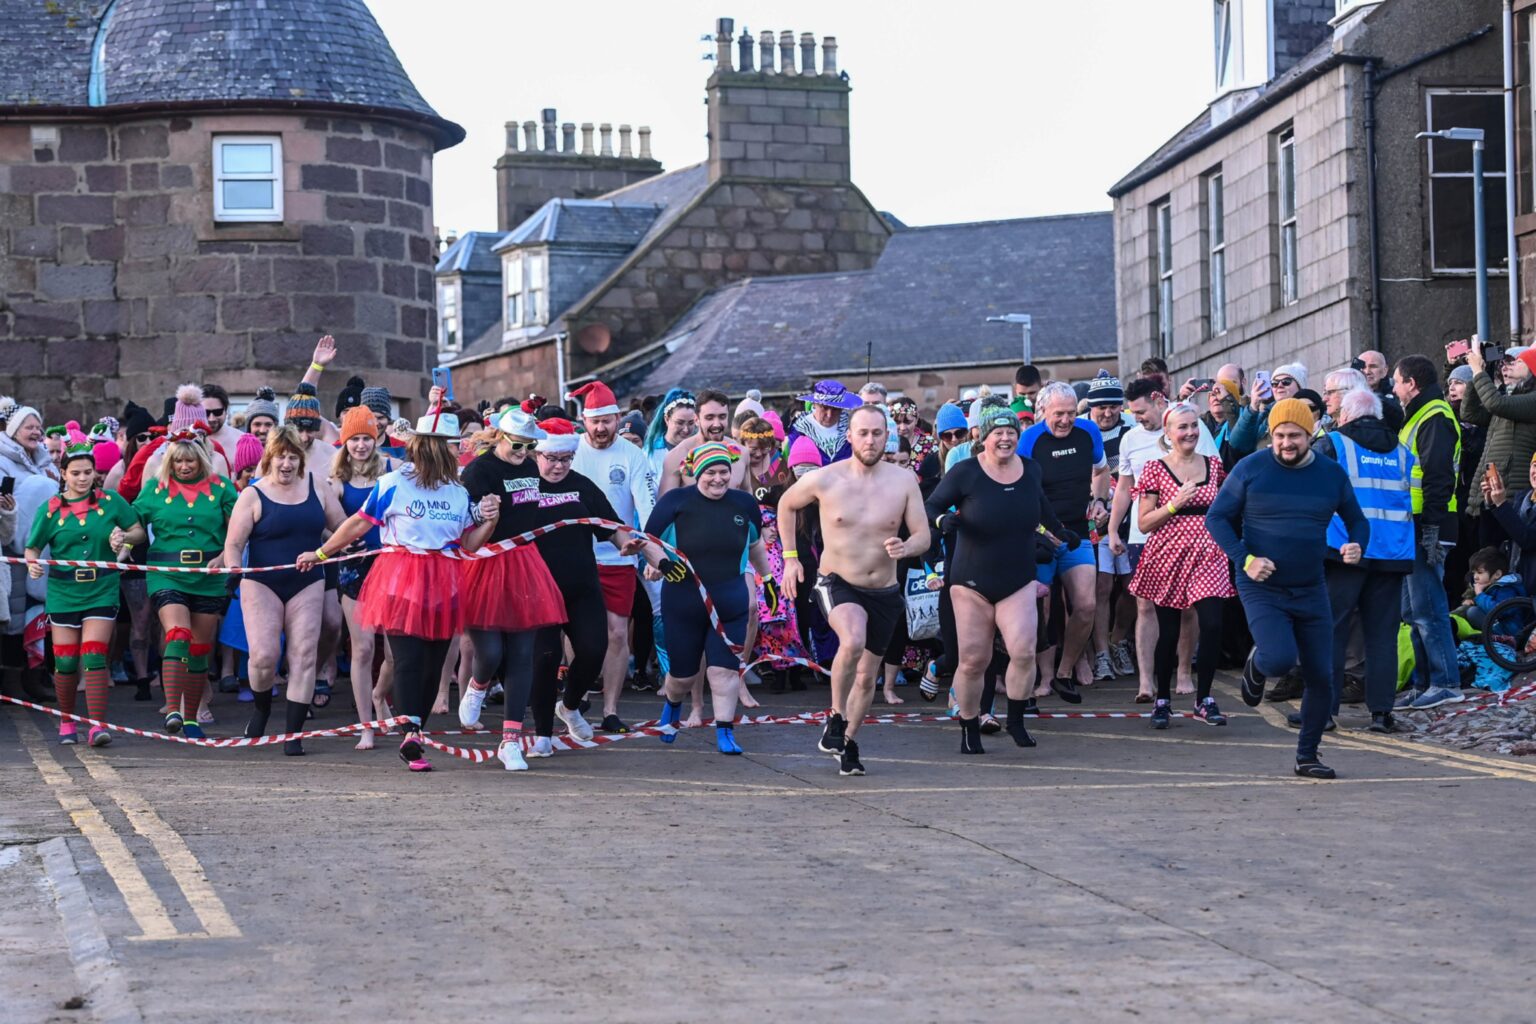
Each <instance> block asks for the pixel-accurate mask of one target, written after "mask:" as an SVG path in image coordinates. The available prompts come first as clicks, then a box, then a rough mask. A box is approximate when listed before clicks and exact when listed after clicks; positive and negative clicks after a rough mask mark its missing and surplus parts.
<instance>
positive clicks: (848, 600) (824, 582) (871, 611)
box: [811, 572, 907, 656]
mask: <svg viewBox="0 0 1536 1024" xmlns="http://www.w3.org/2000/svg"><path fill="white" fill-rule="evenodd" d="M811 593H813V594H815V595H816V601H817V603H818V604H820V605H821V614H823V615H825V616H826V617H827V619H828V620H830V619H831V618H832V609H834V608H836V607H837V606H838V605H840V604H856V605H858V606H859V607H860V608H863V609H864V616H865V623H864V649H865V650H866V651H868V652H869V653H871V654H879V655H882V656H883V655H884V654H885V650H886V648H888V647H889V646H890V645H891V637H892V636H893V635H895V633H896V624H897V623H898V622H900V621H902V620H904V619H905V618H906V615H907V607H906V604H905V602H903V600H902V596H901V585H900V584H893V585H891V586H889V587H856V586H854V585H853V584H852V583H849V582H848V581H847V580H845V579H843V578H842V577H841V576H839V575H838V574H837V573H835V572H828V573H822V574H821V575H820V576H817V577H816V585H815V586H814V587H812V588H811Z"/></svg>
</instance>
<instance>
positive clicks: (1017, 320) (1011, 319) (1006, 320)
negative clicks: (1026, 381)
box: [987, 313, 1034, 366]
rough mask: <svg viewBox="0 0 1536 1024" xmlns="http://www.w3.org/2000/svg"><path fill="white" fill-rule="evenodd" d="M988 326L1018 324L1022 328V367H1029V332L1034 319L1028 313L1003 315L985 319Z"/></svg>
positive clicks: (1032, 326)
mask: <svg viewBox="0 0 1536 1024" xmlns="http://www.w3.org/2000/svg"><path fill="white" fill-rule="evenodd" d="M987 323H989V324H1018V325H1019V326H1021V327H1023V328H1024V365H1025V366H1028V365H1029V357H1030V351H1031V349H1030V339H1029V335H1030V331H1031V330H1032V329H1033V328H1034V318H1033V317H1031V316H1030V315H1029V314H1028V313H1004V314H1003V315H1002V316H989V317H987Z"/></svg>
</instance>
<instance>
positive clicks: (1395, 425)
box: [1372, 373, 1408, 433]
mask: <svg viewBox="0 0 1536 1024" xmlns="http://www.w3.org/2000/svg"><path fill="white" fill-rule="evenodd" d="M1372 390H1374V391H1375V392H1376V395H1377V397H1379V398H1380V399H1381V418H1382V421H1383V422H1384V423H1386V425H1387V429H1388V430H1390V431H1392V432H1393V433H1396V432H1397V431H1399V430H1402V429H1403V424H1404V423H1407V422H1408V418H1407V416H1405V415H1404V414H1403V403H1401V402H1399V401H1398V400H1397V396H1396V395H1395V394H1393V393H1392V375H1391V374H1390V373H1389V374H1387V375H1386V376H1385V377H1383V378H1381V383H1380V384H1377V385H1376V387H1375V388H1373V389H1372Z"/></svg>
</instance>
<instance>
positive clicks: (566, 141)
mask: <svg viewBox="0 0 1536 1024" xmlns="http://www.w3.org/2000/svg"><path fill="white" fill-rule="evenodd" d="M560 152H562V153H566V154H574V153H575V152H576V124H575V122H574V121H567V122H565V123H564V124H562V125H561V126H560Z"/></svg>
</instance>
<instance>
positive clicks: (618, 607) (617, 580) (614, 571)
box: [597, 565, 636, 619]
mask: <svg viewBox="0 0 1536 1024" xmlns="http://www.w3.org/2000/svg"><path fill="white" fill-rule="evenodd" d="M597 579H598V582H599V583H601V584H602V586H603V607H605V608H607V609H608V611H609V612H610V613H611V614H613V615H619V616H622V617H624V618H626V619H627V618H629V617H630V615H632V614H634V611H635V579H636V576H635V567H634V566H632V565H599V566H598V567H597Z"/></svg>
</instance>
